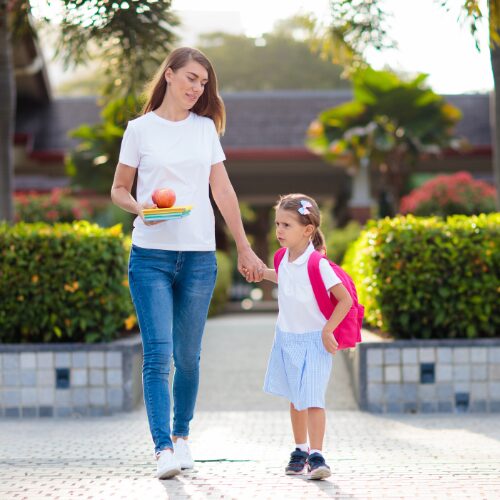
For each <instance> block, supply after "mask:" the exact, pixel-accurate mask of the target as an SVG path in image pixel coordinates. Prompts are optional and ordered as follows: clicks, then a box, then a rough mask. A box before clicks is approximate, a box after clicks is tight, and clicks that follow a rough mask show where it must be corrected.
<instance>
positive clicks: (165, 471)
mask: <svg viewBox="0 0 500 500" xmlns="http://www.w3.org/2000/svg"><path fill="white" fill-rule="evenodd" d="M156 459H157V463H156V477H157V478H158V479H170V478H171V477H174V476H175V475H177V474H180V473H181V464H180V463H179V460H177V457H176V456H175V455H174V454H173V453H172V450H162V451H160V452H159V453H157V455H156Z"/></svg>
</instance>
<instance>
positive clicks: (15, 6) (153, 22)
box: [0, 0, 178, 221]
mask: <svg viewBox="0 0 500 500" xmlns="http://www.w3.org/2000/svg"><path fill="white" fill-rule="evenodd" d="M171 3H172V0H155V1H151V0H127V1H126V2H108V1H104V0H62V6H63V11H62V20H61V23H60V37H59V42H58V46H57V52H58V54H59V55H60V56H61V57H62V59H63V61H64V62H65V64H66V65H67V66H69V65H76V64H81V63H85V61H87V60H89V58H90V57H98V58H99V60H100V61H102V65H103V69H104V74H105V76H106V83H105V87H104V88H103V95H104V96H105V97H106V98H112V97H125V96H127V95H138V94H139V93H140V92H141V89H142V86H143V84H144V82H145V81H146V79H147V78H148V76H149V75H150V74H151V71H152V68H153V67H155V66H156V65H158V64H159V63H160V62H161V60H162V59H163V58H164V57H165V55H166V54H167V53H168V52H169V51H170V50H171V48H172V42H173V41H174V40H175V38H176V37H175V34H174V32H173V27H174V26H175V25H176V24H178V21H177V19H176V17H175V16H174V15H173V14H172V13H171V12H170V8H171ZM30 12H31V7H30V3H29V0H0V220H4V219H5V220H10V221H11V220H12V216H13V214H12V177H13V173H12V171H13V167H12V152H11V148H12V136H13V130H14V115H15V83H14V77H13V75H14V69H13V65H12V52H11V43H10V41H11V39H12V38H13V37H15V36H16V34H17V33H18V32H19V31H18V28H19V27H20V26H27V25H28V24H29V22H30V21H29V16H30ZM9 13H10V16H9Z"/></svg>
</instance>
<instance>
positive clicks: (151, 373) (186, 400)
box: [129, 245, 217, 451]
mask: <svg viewBox="0 0 500 500" xmlns="http://www.w3.org/2000/svg"><path fill="white" fill-rule="evenodd" d="M216 275H217V261H216V259H215V252H210V251H209V252H178V251H171V250H150V249H146V248H140V247H137V246H135V245H133V246H132V250H131V252H130V261H129V283H130V292H131V295H132V300H133V302H134V306H135V310H136V313H137V319H138V321H139V327H140V330H141V336H142V345H143V353H144V361H143V367H142V382H143V387H144V403H145V405H146V411H147V414H148V420H149V428H150V430H151V435H152V437H153V441H154V444H155V451H160V450H163V449H165V448H172V439H171V436H170V394H169V373H170V362H171V358H172V354H173V356H174V366H175V373H174V380H173V399H174V419H173V432H172V434H173V435H174V436H188V435H189V423H190V421H191V419H192V418H193V413H194V406H195V403H196V396H197V393H198V383H199V366H200V352H201V338H202V335H203V330H204V327H205V321H206V319H207V313H208V307H209V304H210V299H211V298H212V293H213V289H214V286H215V278H216Z"/></svg>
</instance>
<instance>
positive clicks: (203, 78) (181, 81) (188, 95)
mask: <svg viewBox="0 0 500 500" xmlns="http://www.w3.org/2000/svg"><path fill="white" fill-rule="evenodd" d="M165 79H166V80H167V83H168V87H167V93H168V95H169V96H171V97H172V98H173V99H174V100H175V101H176V103H178V104H179V105H180V107H182V108H183V109H185V110H189V109H191V108H192V107H193V106H194V105H195V104H196V101H198V99H199V98H200V96H201V94H203V91H204V90H205V85H206V84H207V82H208V71H207V70H206V69H205V68H204V67H203V66H202V65H201V64H200V63H197V62H196V61H189V62H188V63H187V64H186V65H185V66H183V67H182V68H179V69H178V70H177V71H173V70H172V68H167V71H165Z"/></svg>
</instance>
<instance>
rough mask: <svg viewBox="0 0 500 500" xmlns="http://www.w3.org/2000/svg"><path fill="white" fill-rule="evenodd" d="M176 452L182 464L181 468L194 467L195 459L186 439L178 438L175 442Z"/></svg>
mask: <svg viewBox="0 0 500 500" xmlns="http://www.w3.org/2000/svg"><path fill="white" fill-rule="evenodd" d="M174 453H175V456H176V457H177V460H179V462H180V464H181V469H192V468H193V467H194V460H193V457H192V456H191V451H190V450H189V445H188V443H187V441H186V440H185V439H182V438H177V441H176V442H175V443H174Z"/></svg>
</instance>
